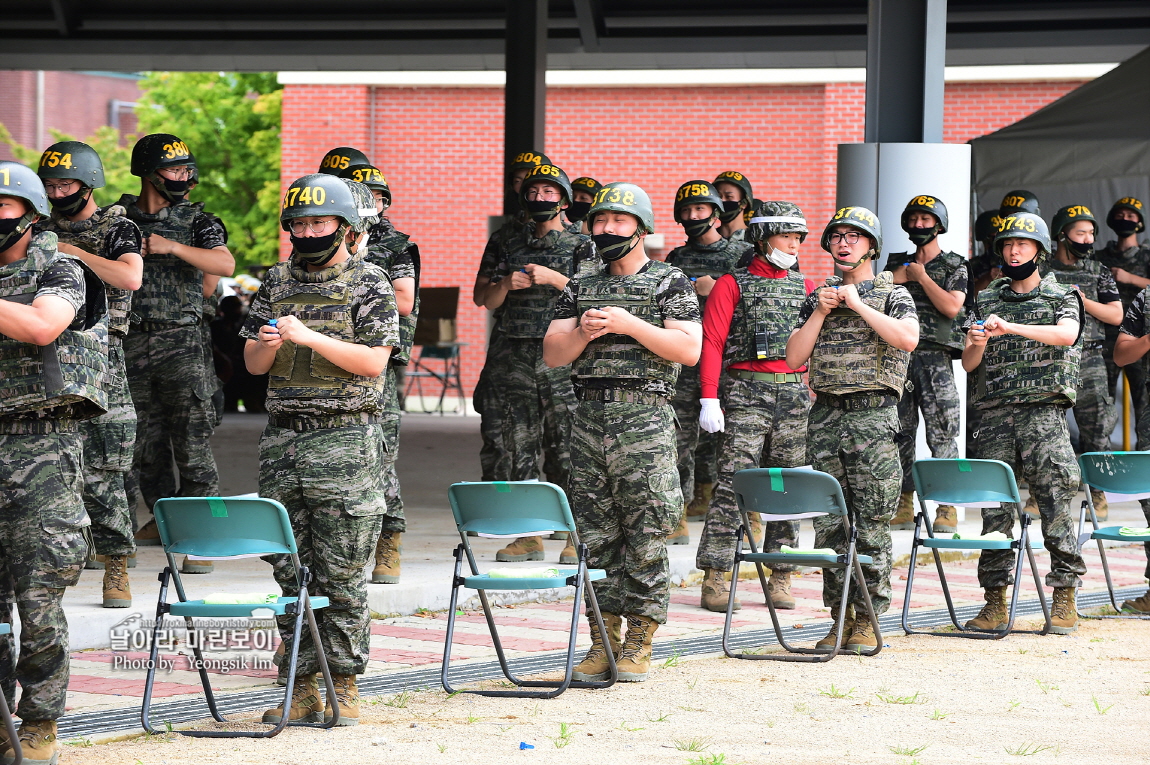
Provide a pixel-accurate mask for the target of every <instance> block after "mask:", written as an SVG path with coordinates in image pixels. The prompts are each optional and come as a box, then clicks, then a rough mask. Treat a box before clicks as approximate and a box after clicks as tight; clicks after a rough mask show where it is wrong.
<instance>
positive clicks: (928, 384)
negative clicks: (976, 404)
mask: <svg viewBox="0 0 1150 765" xmlns="http://www.w3.org/2000/svg"><path fill="white" fill-rule="evenodd" d="M911 262H914V253H905V252H901V253H896V254H892V255H891V256H890V259H889V260H888V261H887V270H888V271H893V270H894V268H895V267H896V266H899V265H902V264H904V263H911ZM924 268H925V269H926V275H927V276H928V277H930V278H931V279H933V280H934V283H935V284H937V285H938V286H939V287H942V288H943V289H944V290H946V291H947V292H962V293H965V292H966V291H967V278H966V261H965V260H964V259H963V257H962V256H961V255H958V254H956V253H953V252H941V253H939V254H938V255H937V256H936V257H934V258H933V259H931V261H930V262H929V263H927V264H926V266H924ZM902 286H903V287H906V291H907V292H909V293H910V296H911V299H913V300H914V307H915V311H916V312H917V313H918V327H919V335H918V347H917V348H915V349H914V351H913V352H912V353H911V355H910V365H909V366H908V367H907V377H906V386H905V388H904V390H905V392H904V393H903V395H902V398H900V399H899V401H898V421H899V429H898V437H897V438H896V439H895V440H896V442H897V443H898V453H899V458H900V459H901V461H902V490H903V492H906V493H909V492H913V491H914V476H912V475H911V472H910V468H911V466H912V465H913V464H914V460H915V442H916V441H917V439H918V416H919V411H920V410H921V411H922V420H923V423H924V424H925V425H926V443H927V445H928V446H930V454H931V456H932V457H934V458H936V459H948V460H949V459H957V458H958V441H957V439H958V434H959V425H960V422H959V419H960V408H961V406H962V404H961V403H960V401H959V398H958V388H957V386H956V385H955V383H954V367H953V365H952V360H953V359H954V358H955V357H956V356H959V355H961V354H962V345H963V340H962V334H961V329H960V327H961V323H962V322H961V320H960V319H961V315H962V314H961V313H960V314H959V318H956V319H950V318H947V317H946V316H943V315H942V313H941V312H939V310H938V309H937V308H935V306H934V303H932V302H931V301H930V298H929V297H927V294H926V290H925V289H924V288H923V286H922V285H921V284H919V283H918V282H916V281H912V280H910V279H908V280H907V281H906V283H904V284H903V285H902Z"/></svg>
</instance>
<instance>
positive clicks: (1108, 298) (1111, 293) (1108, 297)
mask: <svg viewBox="0 0 1150 765" xmlns="http://www.w3.org/2000/svg"><path fill="white" fill-rule="evenodd" d="M1121 299H1122V297H1121V296H1120V295H1119V294H1118V283H1117V282H1115V281H1114V274H1112V273H1110V269H1103V270H1102V271H1101V272H1099V274H1098V302H1099V303H1117V302H1118V301H1119V300H1121Z"/></svg>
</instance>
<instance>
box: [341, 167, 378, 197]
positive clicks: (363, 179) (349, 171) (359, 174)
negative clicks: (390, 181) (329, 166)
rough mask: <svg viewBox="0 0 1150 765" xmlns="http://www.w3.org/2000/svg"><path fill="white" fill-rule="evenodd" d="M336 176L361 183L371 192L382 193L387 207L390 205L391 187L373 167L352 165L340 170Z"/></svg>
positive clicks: (376, 168)
mask: <svg viewBox="0 0 1150 765" xmlns="http://www.w3.org/2000/svg"><path fill="white" fill-rule="evenodd" d="M338 175H339V177H340V178H346V179H347V180H349V181H355V182H356V183H362V184H363V185H364V186H367V187H368V188H369V189H371V190H372V191H382V192H383V198H384V200H386V202H387V204H388V205H390V204H391V187H390V186H388V185H387V179H386V178H384V177H383V173H382V172H380V170H379V168H378V167H376V166H375V165H352V166H351V167H348V168H346V169H344V170H340V171H339V173H338Z"/></svg>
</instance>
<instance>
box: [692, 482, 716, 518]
mask: <svg viewBox="0 0 1150 765" xmlns="http://www.w3.org/2000/svg"><path fill="white" fill-rule="evenodd" d="M714 493H715V484H713V483H697V484H695V496H694V497H692V498H691V502H690V503H689V504H688V505H687V517H688V518H704V517H706V515H707V508H709V507H710V506H711V497H712V496H713V495H714Z"/></svg>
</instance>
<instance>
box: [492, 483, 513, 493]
mask: <svg viewBox="0 0 1150 765" xmlns="http://www.w3.org/2000/svg"><path fill="white" fill-rule="evenodd" d="M492 485H493V486H494V487H495V490H496V491H497V492H500V493H501V494H508V493H510V492H511V484H509V483H507V481H493V482H492Z"/></svg>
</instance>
